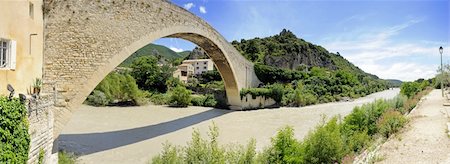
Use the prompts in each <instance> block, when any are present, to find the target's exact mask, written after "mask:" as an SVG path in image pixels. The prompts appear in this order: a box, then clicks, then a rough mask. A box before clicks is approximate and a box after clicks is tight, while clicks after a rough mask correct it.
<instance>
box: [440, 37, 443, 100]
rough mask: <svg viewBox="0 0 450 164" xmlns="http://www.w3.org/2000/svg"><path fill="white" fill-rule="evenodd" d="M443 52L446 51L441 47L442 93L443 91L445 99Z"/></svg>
mask: <svg viewBox="0 0 450 164" xmlns="http://www.w3.org/2000/svg"><path fill="white" fill-rule="evenodd" d="M442 52H444V49H443V48H442V46H441V47H439V53H441V91H442V97H444V67H443V66H442Z"/></svg>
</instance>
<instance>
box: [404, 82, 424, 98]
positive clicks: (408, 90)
mask: <svg viewBox="0 0 450 164" xmlns="http://www.w3.org/2000/svg"><path fill="white" fill-rule="evenodd" d="M420 90H421V89H420V84H419V83H417V82H404V83H403V84H402V86H401V87H400V93H402V94H403V95H405V96H407V97H408V98H411V97H412V96H413V95H415V94H416V93H417V92H419V91H420Z"/></svg>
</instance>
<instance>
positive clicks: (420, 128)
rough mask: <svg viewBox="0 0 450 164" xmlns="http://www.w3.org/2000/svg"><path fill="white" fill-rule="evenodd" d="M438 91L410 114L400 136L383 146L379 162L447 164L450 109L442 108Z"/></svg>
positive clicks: (449, 139) (448, 163)
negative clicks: (408, 120)
mask: <svg viewBox="0 0 450 164" xmlns="http://www.w3.org/2000/svg"><path fill="white" fill-rule="evenodd" d="M443 102H444V99H443V98H442V97H441V91H440V90H433V91H432V92H431V93H430V94H429V95H427V96H426V97H425V99H424V101H423V102H422V104H421V105H420V106H419V107H418V108H416V109H415V110H414V111H413V112H412V113H411V114H410V116H409V117H410V122H409V123H408V125H407V127H406V128H405V129H404V131H403V132H402V133H400V134H399V135H398V136H395V137H392V138H391V139H389V140H388V141H387V142H386V143H384V144H383V145H382V146H381V148H380V150H379V151H378V153H377V154H378V157H379V159H380V160H381V161H379V162H378V163H389V164H391V163H446V164H450V136H448V135H447V132H448V131H447V130H446V129H447V123H449V122H450V117H449V116H450V115H448V114H450V107H444V106H443V105H442V104H443Z"/></svg>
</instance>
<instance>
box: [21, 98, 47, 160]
mask: <svg viewBox="0 0 450 164" xmlns="http://www.w3.org/2000/svg"><path fill="white" fill-rule="evenodd" d="M53 102H54V96H53V95H41V96H40V97H39V98H37V99H33V98H30V99H28V100H27V105H26V106H27V108H28V122H29V125H30V126H29V134H30V138H31V143H30V151H29V154H28V163H37V162H38V159H39V153H40V151H41V150H43V151H44V158H43V162H44V163H53V162H52V161H51V160H50V159H51V155H52V148H53V111H52V110H53Z"/></svg>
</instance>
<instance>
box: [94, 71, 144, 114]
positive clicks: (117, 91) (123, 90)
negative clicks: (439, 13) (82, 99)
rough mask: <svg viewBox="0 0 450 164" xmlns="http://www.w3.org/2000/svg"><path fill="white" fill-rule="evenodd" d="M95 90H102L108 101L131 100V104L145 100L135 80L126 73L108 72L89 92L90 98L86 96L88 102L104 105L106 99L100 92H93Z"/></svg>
mask: <svg viewBox="0 0 450 164" xmlns="http://www.w3.org/2000/svg"><path fill="white" fill-rule="evenodd" d="M95 91H100V92H103V93H104V95H105V97H106V100H108V101H109V102H108V103H107V104H109V103H123V102H131V103H132V104H133V105H144V104H146V102H147V99H145V96H146V94H145V93H144V92H142V91H141V90H139V88H138V86H137V84H136V80H134V78H133V77H132V76H131V75H129V74H127V73H124V74H122V73H116V72H112V73H110V74H108V75H107V76H106V77H105V78H104V79H103V80H102V81H101V82H100V83H99V84H98V85H97V87H95V90H94V91H93V92H92V93H91V95H92V96H91V99H89V97H88V99H87V100H88V103H89V104H93V105H97V106H104V105H107V104H105V103H104V101H106V100H105V99H104V98H103V96H101V94H100V93H94V92H95Z"/></svg>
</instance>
